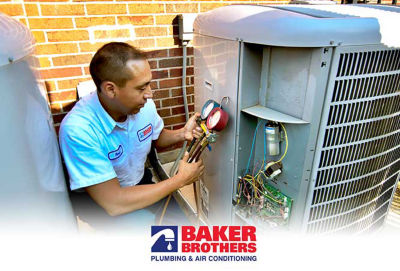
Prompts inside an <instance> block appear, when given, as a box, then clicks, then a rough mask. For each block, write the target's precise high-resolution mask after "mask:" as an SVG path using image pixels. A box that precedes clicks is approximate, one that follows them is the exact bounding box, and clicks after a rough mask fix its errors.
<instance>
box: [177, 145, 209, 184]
mask: <svg viewBox="0 0 400 271" xmlns="http://www.w3.org/2000/svg"><path fill="white" fill-rule="evenodd" d="M188 159H189V153H188V152H185V156H184V157H183V158H182V160H181V162H180V163H179V168H178V173H177V175H178V176H179V177H180V179H182V182H183V185H182V186H185V185H188V184H191V183H193V182H195V181H197V180H198V178H199V177H200V176H201V175H203V172H204V165H203V160H201V159H200V160H199V161H198V162H194V163H188Z"/></svg>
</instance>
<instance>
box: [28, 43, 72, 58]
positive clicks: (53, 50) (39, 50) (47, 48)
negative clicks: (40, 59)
mask: <svg viewBox="0 0 400 271" xmlns="http://www.w3.org/2000/svg"><path fill="white" fill-rule="evenodd" d="M77 52H78V45H77V44H76V43H59V44H39V45H36V54H38V55H53V54H71V53H77Z"/></svg>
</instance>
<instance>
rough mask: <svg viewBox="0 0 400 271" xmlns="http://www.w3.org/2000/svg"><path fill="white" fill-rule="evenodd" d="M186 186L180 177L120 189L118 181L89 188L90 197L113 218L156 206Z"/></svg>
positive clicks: (87, 189)
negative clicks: (158, 202) (161, 200)
mask: <svg viewBox="0 0 400 271" xmlns="http://www.w3.org/2000/svg"><path fill="white" fill-rule="evenodd" d="M183 185H184V181H183V180H182V178H180V177H179V176H178V175H175V176H173V177H171V178H170V179H168V180H165V181H163V182H159V183H157V184H148V185H136V186H130V187H124V188H122V187H120V185H119V182H118V179H117V178H114V179H113V180H110V181H107V182H104V183H101V184H98V185H93V186H91V187H87V188H86V191H87V192H88V193H89V195H90V196H91V197H92V198H93V199H94V200H95V201H96V202H97V203H98V204H99V205H100V206H101V207H103V208H104V210H105V211H106V212H107V213H108V214H109V215H111V216H116V215H121V214H126V213H129V212H132V211H135V210H139V209H142V208H145V207H147V206H150V205H152V204H154V203H155V202H157V201H159V200H160V199H162V198H164V197H165V196H167V195H168V194H170V193H172V192H173V191H175V190H177V189H179V188H180V187H182V186H183Z"/></svg>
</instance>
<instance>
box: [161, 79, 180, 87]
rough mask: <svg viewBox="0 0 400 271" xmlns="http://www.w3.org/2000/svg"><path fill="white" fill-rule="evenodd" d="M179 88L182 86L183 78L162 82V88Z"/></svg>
mask: <svg viewBox="0 0 400 271" xmlns="http://www.w3.org/2000/svg"><path fill="white" fill-rule="evenodd" d="M179 86H182V79H181V78H175V79H164V80H160V88H172V87H179Z"/></svg>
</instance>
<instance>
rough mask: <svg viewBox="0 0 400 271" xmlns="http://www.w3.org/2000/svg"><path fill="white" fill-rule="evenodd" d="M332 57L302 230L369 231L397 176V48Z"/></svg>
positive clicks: (399, 56)
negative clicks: (308, 203)
mask: <svg viewBox="0 0 400 271" xmlns="http://www.w3.org/2000/svg"><path fill="white" fill-rule="evenodd" d="M334 58H335V59H334V61H333V62H332V63H336V65H337V66H335V67H334V68H333V69H332V73H331V78H330V80H331V82H330V86H331V88H330V89H329V91H328V94H327V95H328V96H327V99H328V100H327V101H326V104H325V109H324V110H326V112H325V114H324V117H323V120H322V121H323V125H321V130H320V137H321V138H320V139H319V142H320V143H319V149H318V152H317V156H318V157H319V159H316V160H317V161H316V162H315V164H314V165H315V167H316V169H315V170H314V176H315V183H314V187H313V189H312V197H311V199H310V205H309V213H308V217H307V232H311V233H330V232H350V233H354V232H358V233H359V232H367V231H370V230H373V229H374V228H376V227H380V226H381V225H382V223H383V222H384V219H385V216H386V214H387V211H388V207H389V204H390V201H391V198H392V195H393V192H394V189H395V187H396V186H395V185H396V184H397V181H398V177H399V171H400V50H398V49H397V50H384V49H382V48H379V47H368V48H366V49H361V50H360V48H359V47H353V48H350V47H348V48H345V49H343V48H340V49H337V52H336V54H335V57H334Z"/></svg>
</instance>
